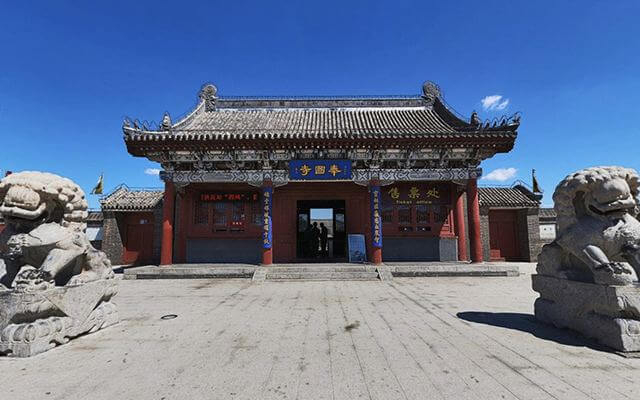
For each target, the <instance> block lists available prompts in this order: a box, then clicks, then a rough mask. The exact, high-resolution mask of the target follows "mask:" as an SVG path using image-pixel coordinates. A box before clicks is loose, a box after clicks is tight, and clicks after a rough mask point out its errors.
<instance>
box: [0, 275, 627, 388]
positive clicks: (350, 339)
mask: <svg viewBox="0 0 640 400" xmlns="http://www.w3.org/2000/svg"><path fill="white" fill-rule="evenodd" d="M520 270H521V275H520V276H519V277H455V278H395V279H394V280H393V283H390V284H387V283H383V282H371V281H363V282H357V281H344V282H337V281H331V282H265V283H258V284H256V283H254V284H252V282H251V280H249V279H244V280H241V279H235V280H223V279H200V280H123V281H122V282H121V286H120V288H121V289H120V294H119V295H118V297H117V304H118V306H119V309H120V313H121V318H122V322H121V323H120V324H118V325H116V326H114V327H111V328H108V329H105V330H103V331H100V332H97V333H94V334H91V335H87V336H84V337H81V338H78V339H76V340H74V341H72V342H70V343H69V344H66V345H64V346H61V347H58V348H56V349H53V350H51V351H49V352H47V353H44V354H41V355H38V356H36V357H33V358H30V359H12V358H2V359H0V388H1V389H0V390H1V392H0V393H2V394H1V395H0V398H1V399H110V400H113V399H156V400H160V399H167V400H168V399H313V400H316V399H385V400H389V399H483V400H485V399H607V400H612V399H631V398H633V399H637V398H638V396H639V395H640V359H639V358H636V359H634V358H624V357H621V356H619V355H616V354H613V353H609V352H606V351H603V349H600V348H598V347H597V346H593V345H591V344H588V342H586V341H585V340H584V339H582V338H580V337H578V336H575V335H573V334H571V333H570V332H567V331H563V330H558V329H555V328H551V327H548V326H545V325H542V324H539V323H537V322H536V321H535V320H534V319H533V316H532V312H533V301H534V299H535V298H536V297H537V296H536V293H534V292H533V291H532V290H531V283H530V282H531V277H530V275H531V273H532V272H533V270H534V266H533V265H532V264H520ZM171 314H173V315H175V318H172V319H171V317H172V315H171ZM163 316H165V319H163V318H162V317H163ZM167 316H168V317H167Z"/></svg>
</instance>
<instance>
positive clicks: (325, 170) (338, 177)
mask: <svg viewBox="0 0 640 400" xmlns="http://www.w3.org/2000/svg"><path fill="white" fill-rule="evenodd" d="M289 179H291V180H296V181H346V180H351V161H350V160H291V161H289Z"/></svg>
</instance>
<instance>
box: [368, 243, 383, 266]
mask: <svg viewBox="0 0 640 400" xmlns="http://www.w3.org/2000/svg"><path fill="white" fill-rule="evenodd" d="M371 262H373V263H374V264H375V265H380V264H382V249H381V248H379V247H374V248H373V254H372V260H371Z"/></svg>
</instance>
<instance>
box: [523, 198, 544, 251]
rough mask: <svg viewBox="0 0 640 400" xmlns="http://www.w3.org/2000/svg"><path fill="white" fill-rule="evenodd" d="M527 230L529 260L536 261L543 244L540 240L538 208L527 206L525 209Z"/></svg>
mask: <svg viewBox="0 0 640 400" xmlns="http://www.w3.org/2000/svg"><path fill="white" fill-rule="evenodd" d="M526 219H527V221H526V225H527V232H528V245H529V261H530V262H536V261H538V255H539V254H540V251H541V250H542V245H543V244H544V243H543V242H542V240H540V209H539V208H529V209H527V218H526Z"/></svg>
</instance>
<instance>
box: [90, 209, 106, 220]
mask: <svg viewBox="0 0 640 400" xmlns="http://www.w3.org/2000/svg"><path fill="white" fill-rule="evenodd" d="M103 219H104V218H103V216H102V211H89V215H87V222H100V221H102V220H103Z"/></svg>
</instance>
